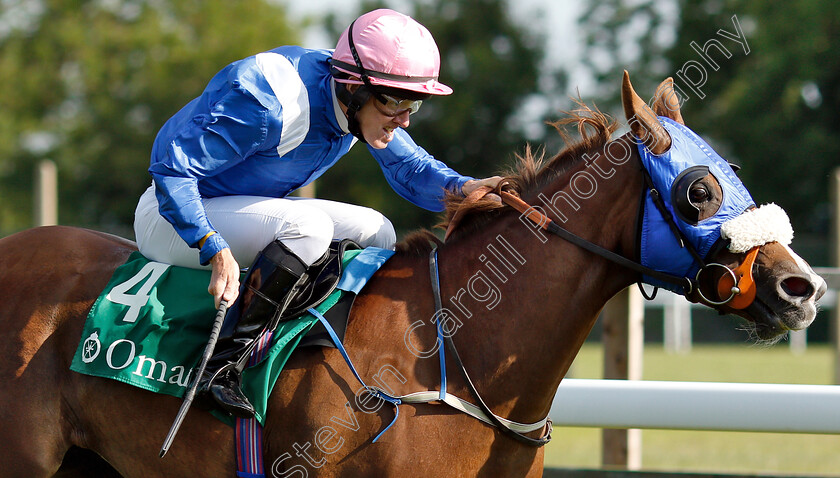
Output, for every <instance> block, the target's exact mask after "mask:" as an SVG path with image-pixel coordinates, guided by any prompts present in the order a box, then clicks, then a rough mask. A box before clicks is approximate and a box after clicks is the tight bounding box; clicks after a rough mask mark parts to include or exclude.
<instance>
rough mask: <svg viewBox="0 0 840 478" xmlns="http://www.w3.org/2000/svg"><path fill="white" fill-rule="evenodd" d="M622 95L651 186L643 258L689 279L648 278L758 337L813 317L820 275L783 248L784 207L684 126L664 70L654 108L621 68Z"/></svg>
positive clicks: (789, 234) (786, 239) (786, 238)
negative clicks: (738, 321) (758, 195)
mask: <svg viewBox="0 0 840 478" xmlns="http://www.w3.org/2000/svg"><path fill="white" fill-rule="evenodd" d="M622 101H623V103H624V112H625V115H626V117H627V120H628V122H629V125H630V128H631V130H632V133H633V135H634V136H635V137H636V138H637V139H638V141H637V142H636V144H637V147H638V150H639V154H640V156H641V159H642V164H643V165H644V169H645V170H646V174H645V175H646V183H647V186H648V190H647V193H646V195H645V197H644V199H643V211H641V212H640V214H641V216H640V217H641V218H642V226H641V228H640V238H639V253H640V261H641V262H642V264H643V265H645V266H647V267H650V268H652V269H656V270H658V271H664V272H667V273H669V274H672V275H674V276H679V277H688V278H693V279H695V280H694V281H692V282H693V283H692V285H691V287H690V290H689V291H687V290H685V289H681V288H680V286H677V285H675V284H673V283H667V282H662V281H659V280H657V279H656V278H652V277H645V282H647V283H650V284H653V285H657V286H662V287H664V288H667V289H670V290H675V291H677V292H680V293H686V292H688V293H687V294H686V296H687V297H688V298H689V300H692V301H695V302H700V303H703V304H706V305H709V306H711V307H713V308H716V309H718V310H720V311H722V312H727V313H733V314H737V315H740V316H742V317H744V318H746V319H748V320H749V321H751V322H753V323H754V324H755V328H756V334H757V336H758V338H760V339H762V340H769V339H773V338H775V337H779V336H781V335H782V334H783V333H784V332H786V331H788V330H798V329H803V328H805V327H807V326H808V325H810V324H811V322H812V321H813V320H814V317H815V316H816V301H817V300H818V299H819V298H820V297H821V296H822V294H823V293H824V292H825V290H826V284H825V281H824V280H823V279H822V278H820V277H819V276H817V275H816V274H815V273H814V271H813V270H812V269H811V267H810V266H809V265H808V264H807V263H806V262H805V261H804V260H803V259H802V258H801V257H799V256H798V255H797V254H796V253H795V252H793V250H791V248H790V247H789V244H790V242H791V240H792V238H793V231H792V229H791V226H790V221H789V220H788V217H787V215H786V214H785V212H784V211H783V210H782V209H781V208H780V207H778V206H776V205H774V204H768V205H763V206H761V207H756V206H755V203H754V202H753V200H752V197H750V194H749V192H748V191H747V190H746V188H745V187H744V185H743V184H742V183H741V181H740V180H739V179H738V177H737V176H736V175H735V171H734V170H733V169H732V167H731V165H730V164H729V163H727V162H726V161H725V160H723V158H721V157H720V156H719V155H718V154H717V153H716V152H715V151H713V150H712V148H711V147H709V145H708V144H706V142H705V141H703V140H702V139H701V138H700V137H699V136H698V135H697V134H695V133H694V132H693V131H691V130H690V129H689V128H687V127H686V126H685V123H684V122H683V119H682V115H681V114H680V110H679V101H678V97H677V95H676V93H675V91H674V88H673V82H672V80H671V79H670V78H669V79H667V80H665V81H664V82H663V83H662V84H661V85H660V86H659V88H657V92H656V96H655V99H654V102H653V108H652V109H651V108H650V107H648V105H647V104H646V103H645V102H644V101H642V99H641V98H640V97H639V96H638V95H637V94H636V93H635V91H633V87H632V85H631V84H630V80H629V76H628V75H627V73H626V72H625V75H624V84H623V87H622Z"/></svg>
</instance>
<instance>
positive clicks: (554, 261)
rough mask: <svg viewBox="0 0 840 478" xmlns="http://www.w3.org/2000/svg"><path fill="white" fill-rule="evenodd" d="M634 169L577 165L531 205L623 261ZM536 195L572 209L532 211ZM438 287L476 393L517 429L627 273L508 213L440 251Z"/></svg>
mask: <svg viewBox="0 0 840 478" xmlns="http://www.w3.org/2000/svg"><path fill="white" fill-rule="evenodd" d="M637 164H638V159H636V158H632V159H631V160H629V161H626V162H625V163H624V164H623V165H622V166H620V167H618V166H615V165H614V164H612V163H609V162H607V160H606V159H605V158H603V154H602V155H601V157H599V158H598V159H596V160H595V163H594V165H593V164H592V163H589V164H588V165H584V164H581V165H580V167H578V168H576V170H575V171H570V172H569V173H567V174H565V175H564V176H563V177H561V178H559V179H558V180H556V181H555V184H562V185H563V186H561V187H548V188H546V190H545V191H544V192H543V194H542V195H541V196H539V195H536V194H535V196H536V197H537V198H536V200H533V199H534V198H531V199H532V200H531V202H532V205H534V206H537V205H539V206H542V210H543V211H544V212H545V213H546V214H547V215H548V216H550V217H552V219H553V220H554V221H555V222H558V223H560V225H561V226H562V227H564V228H566V229H568V230H570V231H571V232H573V233H575V234H577V235H579V236H581V237H583V238H585V239H587V240H589V241H591V242H593V243H596V244H598V245H600V246H602V247H605V248H607V249H610V250H612V251H615V252H618V253H621V254H624V255H625V256H630V255H631V254H632V251H633V238H634V235H635V233H634V231H635V218H636V212H637V207H638V203H639V194H640V193H639V186H638V185H639V184H641V176H640V175H639V173H638V168H637V167H636V166H637ZM596 166H597V167H600V173H598V172H597V171H593V168H595V167H596ZM581 171H582V172H584V173H588V174H589V177H590V178H594V179H595V180H596V184H597V188H596V189H597V190H596V191H595V192H594V193H593V194H591V195H590V196H589V197H585V196H587V195H586V194H583V193H586V192H587V191H585V190H582V185H581V184H577V186H574V185H570V183H569V179H571V178H573V177H577V178H580V177H581V175H578V176H574V174H576V173H578V172H581ZM578 181H582V180H580V179H579V180H578ZM558 192H560V195H557V193H558ZM564 194H565V196H564ZM541 197H542V198H547V199H546V201H550V200H551V198H552V197H554V198H561V197H570V198H572V199H573V200H575V202H576V204H577V206H578V207H579V209H577V210H575V207H574V206H571V204H570V203H569V202H566V201H565V200H559V199H557V200H555V201H554V203H553V204H552V205H550V206H549V205H548V204H546V203H543V204H540V203H539V202H538V201H539V198H541ZM558 213H562V214H563V215H564V217H565V218H566V220H565V221H562V219H561V217H559V215H558ZM441 281H442V286H443V290H444V294H443V302H444V307H446V308H447V309H448V310H449V312H451V313H452V314H454V316H455V317H456V318H460V321H461V322H463V326H462V327H461V328H460V329H459V330H458V331H457V333H456V335H455V337H454V340H455V342H456V344H457V346H458V348H459V350H460V353H461V355H462V356H463V357H464V362H465V365H466V367H467V369H468V370H469V371H470V372H471V374H473V375H474V376H473V380H474V382H477V383H476V386H477V387H478V388H479V390H480V391H481V392H482V394H485V393H486V395H487V397H489V398H488V399H487V401H488V405H490V404H491V403H495V404H496V407H495V408H494V410H498V412H497V413H500V414H503V415H507V416H510V417H511V418H513V419H514V420H520V421H523V420H536V419H538V418H540V416H544V414H545V413H547V411H548V407H549V406H550V404H551V398H552V397H553V395H554V392H555V390H556V388H557V385H558V384H559V381H560V380H561V378H562V377H563V375H565V373H566V372H567V371H568V369H569V366H570V365H571V363H572V360H573V359H574V356H575V355H576V354H577V352H578V350H579V349H580V346H581V345H582V343H583V341H584V340H585V338H586V336H587V335H588V334H589V331H590V330H591V328H592V326H593V324H594V322H595V319H596V318H597V316H598V313H599V311H600V310H601V308H602V307H603V306H604V304H605V303H606V301H607V300H608V299H609V298H610V297H612V296H613V295H615V294H616V293H617V292H618V291H620V290H621V289H623V288H624V287H626V286H627V285H629V284H631V283H632V281H633V275H632V274H631V273H629V272H628V271H627V270H624V269H622V268H619V267H618V266H616V265H614V264H612V263H610V262H608V261H607V260H605V259H601V258H598V257H595V256H594V255H592V254H591V253H589V252H586V251H584V250H583V249H581V248H579V247H577V246H575V245H573V244H571V243H569V242H566V241H564V240H563V239H560V238H558V237H554V236H551V235H545V234H544V233H543V232H540V231H537V230H536V229H535V228H534V227H532V226H531V225H530V224H529V223H528V222H527V221H521V220H520V217H519V216H518V214H510V215H507V216H505V217H503V218H501V219H500V220H498V221H495V222H493V223H491V224H490V225H489V226H488V227H487V228H486V229H485V230H484V231H483V232H481V233H478V234H475V235H474V236H473V237H471V238H470V239H469V240H463V241H459V242H458V243H456V244H452V247H445V248H444V249H443V250H442V251H441ZM482 367H483V368H482ZM490 406H491V407H492V405H490Z"/></svg>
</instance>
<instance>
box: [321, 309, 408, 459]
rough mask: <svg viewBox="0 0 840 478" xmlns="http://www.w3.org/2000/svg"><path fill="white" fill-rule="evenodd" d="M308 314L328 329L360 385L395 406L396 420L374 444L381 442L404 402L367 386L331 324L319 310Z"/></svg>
mask: <svg viewBox="0 0 840 478" xmlns="http://www.w3.org/2000/svg"><path fill="white" fill-rule="evenodd" d="M307 312H309V313H310V314H312V315H314V316H315V317H317V318H318V320H319V321H320V322H321V324H322V325H323V326H324V328H325V329H327V333H329V334H330V338H331V339H332V341H333V343H334V344H335V348H337V349H338V351H339V352H341V356H342V357H344V361H345V362H347V365H348V366H349V367H350V371H351V372H353V375H355V376H356V379H357V380H358V381H359V383H361V384H362V386H363V387H364V388H365V390H366V391H367V392H368V393H370V394H371V395H373V396H374V397H376V398H379V399H381V400H385V401H386V402H388V403H390V404H391V405H393V406H394V419H393V420H392V421H391V423H390V424H389V425H388V426H387V427H385V428H384V429H383V430H382V431H381V432H379V434H378V435H376V437H374V439H373V443H376V441H377V440H379V437H381V436H382V434H383V433H385V432H386V431H388V429H389V428H391V427H392V426H393V425H394V423H396V422H397V418H399V416H400V407H399V405H400V404H401V403H402V401H401V400H400V399H399V398H396V397H392V396H390V395H388V394H387V393H385V392H384V391H382V390H381V389H379V388H376V387H370V386H368V385H366V384H365V382H364V380H362V377H360V376H359V373H358V372H357V371H356V367H355V366H354V365H353V362H352V361H351V360H350V356H349V355H347V350H346V349H345V348H344V344H342V343H341V340H340V339H339V338H338V335H337V334H336V333H335V330H333V328H332V325H330V323H329V322H328V321H327V319H325V318H324V316H323V315H322V314H321V313H320V312H318V311H317V310H315V309H309V310H307Z"/></svg>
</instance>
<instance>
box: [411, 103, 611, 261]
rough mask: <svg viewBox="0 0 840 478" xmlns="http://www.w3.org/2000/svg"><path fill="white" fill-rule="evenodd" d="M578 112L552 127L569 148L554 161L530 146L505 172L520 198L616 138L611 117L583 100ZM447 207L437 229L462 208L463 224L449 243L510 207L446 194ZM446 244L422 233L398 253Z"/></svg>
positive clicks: (422, 251) (414, 235)
mask: <svg viewBox="0 0 840 478" xmlns="http://www.w3.org/2000/svg"><path fill="white" fill-rule="evenodd" d="M575 104H576V105H577V108H575V109H574V110H572V111H564V112H563V114H564V115H565V116H566V117H565V118H562V119H560V120H557V121H554V122H551V123H549V124H550V125H551V126H553V127H554V129H555V130H556V131H557V133H558V134H559V135H560V138H561V139H562V141H563V143H564V144H565V147H564V148H563V149H562V150H561V151H560V152H559V153H557V154H556V155H555V156H554V157H552V158H551V159H549V160H547V161H546V159H545V149H544V148H539V149H538V150H537V151H533V150H532V148H531V146H530V145H527V146H526V147H525V151H524V152H523V153H522V154H516V155H515V157H516V163H515V164H514V166H513V167H512V168H510V169H509V170H507V171H505V172H503V174H502V176H503V177H504V178H505V183H506V184H507V185H509V186H510V187H511V188H512V191H513V192H515V193H516V194H518V195H519V196H520V197H525V198H527V197H530V196H532V195H534V194H536V193H537V192H538V191H539V190H541V189H542V188H543V187H545V186H546V185H548V183H550V182H552V181H553V180H555V179H556V178H558V177H559V176H561V175H563V174H564V173H566V172H567V171H569V170H571V169H572V168H573V167H574V166H575V165H577V164H578V163H579V162H580V161H581V160H582V159H583V156H584V153H586V152H587V151H591V150H593V149H600V148H603V147H604V146H606V144H607V143H608V142H609V141H610V138H611V137H612V133H613V132H615V130H616V129H617V128H618V124H617V123H616V121H615V120H614V119H613V118H612V117H610V116H609V115H607V114H605V113H602V112H601V111H600V110H599V109H598V108H597V107H595V106H592V107H590V106H588V105H586V104H584V103H583V102H582V101H580V100H575ZM569 125H574V126H575V127H576V130H577V132H578V135H579V136H580V138H579V139H577V140H574V139H573V138H572V137H571V136H570V135H569V134H568V133H567V132H566V127H568V126H569ZM444 201H445V205H446V211H445V216H444V218H443V220H442V221H441V223H439V224H437V225H436V226H435V227H439V228H442V229H446V228H447V227H449V223H450V221H451V220H452V218H453V216H454V215H455V211H458V210H459V209H461V208H462V207H464V208H466V210H465V211H464V212H462V213H461V214H462V218H463V219H461V221H460V222H459V223H458V224H457V226H456V227H455V229H454V230H453V231H452V234H451V236H450V238H449V240H454V239H457V238H458V237H462V236H464V235H468V234H469V233H470V232H472V231H475V230H476V229H479V228H480V227H481V226H482V225H484V224H486V223H487V222H488V221H490V220H492V219H493V218H494V217H496V216H497V215H498V214H499V213H500V211H501V210H503V209H505V208H506V206H504V205H503V204H501V203H500V202H499V201H498V197H496V198H495V199H494V198H493V197H492V196H490V197H485V198H483V199H480V200H478V201H476V202H474V203H472V204H465V203H464V197H463V196H461V195H459V194H454V193H451V192H447V193H446V197H445V199H444ZM441 244H442V242H441V241H440V239H438V238H437V236H435V235H434V233H432V232H431V231H429V230H427V229H421V230H418V231H414V232H412V233H410V234H408V235H407V236H406V237H405V239H403V241H401V242H400V243H399V244H397V251H398V252H403V253H408V254H416V255H421V254H428V253H429V251H430V250H431V248H432V246H433V245H441Z"/></svg>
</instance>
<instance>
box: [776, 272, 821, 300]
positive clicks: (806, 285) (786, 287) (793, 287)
mask: <svg viewBox="0 0 840 478" xmlns="http://www.w3.org/2000/svg"><path fill="white" fill-rule="evenodd" d="M781 287H782V290H783V291H784V292H785V293H786V294H787V295H789V296H791V297H811V296H812V295H814V286H813V285H811V283H810V282H809V281H807V280H805V279H803V278H801V277H788V278H787V279H785V280H783V281H782V282H781Z"/></svg>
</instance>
